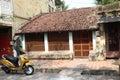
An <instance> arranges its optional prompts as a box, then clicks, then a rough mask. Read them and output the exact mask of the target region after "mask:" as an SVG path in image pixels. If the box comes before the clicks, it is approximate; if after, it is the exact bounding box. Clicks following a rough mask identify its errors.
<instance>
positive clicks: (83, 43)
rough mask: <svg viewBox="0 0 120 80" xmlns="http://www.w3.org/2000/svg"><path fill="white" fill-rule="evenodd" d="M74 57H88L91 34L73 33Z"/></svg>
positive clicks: (83, 32)
mask: <svg viewBox="0 0 120 80" xmlns="http://www.w3.org/2000/svg"><path fill="white" fill-rule="evenodd" d="M73 42H74V52H75V57H88V55H89V51H90V50H91V49H92V32H91V31H77V32H73Z"/></svg>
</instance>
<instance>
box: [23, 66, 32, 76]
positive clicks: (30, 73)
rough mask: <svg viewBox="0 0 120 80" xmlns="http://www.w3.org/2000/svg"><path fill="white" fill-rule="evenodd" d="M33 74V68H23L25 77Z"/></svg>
mask: <svg viewBox="0 0 120 80" xmlns="http://www.w3.org/2000/svg"><path fill="white" fill-rule="evenodd" d="M33 72H34V68H33V66H31V65H30V66H26V67H25V68H24V73H25V74H26V75H32V74H33Z"/></svg>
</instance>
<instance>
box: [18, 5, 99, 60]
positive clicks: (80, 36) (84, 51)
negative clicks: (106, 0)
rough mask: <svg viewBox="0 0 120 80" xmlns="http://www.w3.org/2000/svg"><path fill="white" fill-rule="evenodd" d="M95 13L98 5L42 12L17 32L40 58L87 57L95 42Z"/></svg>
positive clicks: (24, 47)
mask: <svg viewBox="0 0 120 80" xmlns="http://www.w3.org/2000/svg"><path fill="white" fill-rule="evenodd" d="M96 14H97V8H94V7H93V8H81V9H75V10H68V11H63V12H54V13H48V14H43V15H39V16H37V17H35V18H34V19H33V20H32V21H31V22H28V23H26V24H25V25H23V26H22V27H21V32H20V33H18V34H20V35H21V37H22V45H23V49H24V50H26V51H28V52H29V54H30V55H31V56H32V58H40V59H42V58H44V59H47V58H52V59H59V58H60V59H73V58H74V57H79V58H81V57H82V58H85V57H88V55H89V51H90V50H93V49H95V46H96V39H95V31H96V29H97V28H98V26H97V21H98V20H97V15H96ZM46 22H47V23H46Z"/></svg>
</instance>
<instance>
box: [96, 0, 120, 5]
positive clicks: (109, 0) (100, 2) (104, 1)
mask: <svg viewBox="0 0 120 80" xmlns="http://www.w3.org/2000/svg"><path fill="white" fill-rule="evenodd" d="M95 1H96V4H97V5H106V4H110V3H113V2H116V1H120V0H95Z"/></svg>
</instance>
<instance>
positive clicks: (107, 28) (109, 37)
mask: <svg viewBox="0 0 120 80" xmlns="http://www.w3.org/2000/svg"><path fill="white" fill-rule="evenodd" d="M98 15H99V16H100V18H99V22H98V25H99V26H100V27H99V32H100V36H99V37H98V38H99V39H100V40H99V41H98V43H100V41H101V40H103V41H104V42H105V44H104V46H103V50H104V51H105V53H106V57H107V58H120V2H115V3H113V4H109V5H106V6H100V7H99V8H98ZM101 38H102V39H101ZM98 45H100V44H98Z"/></svg>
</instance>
